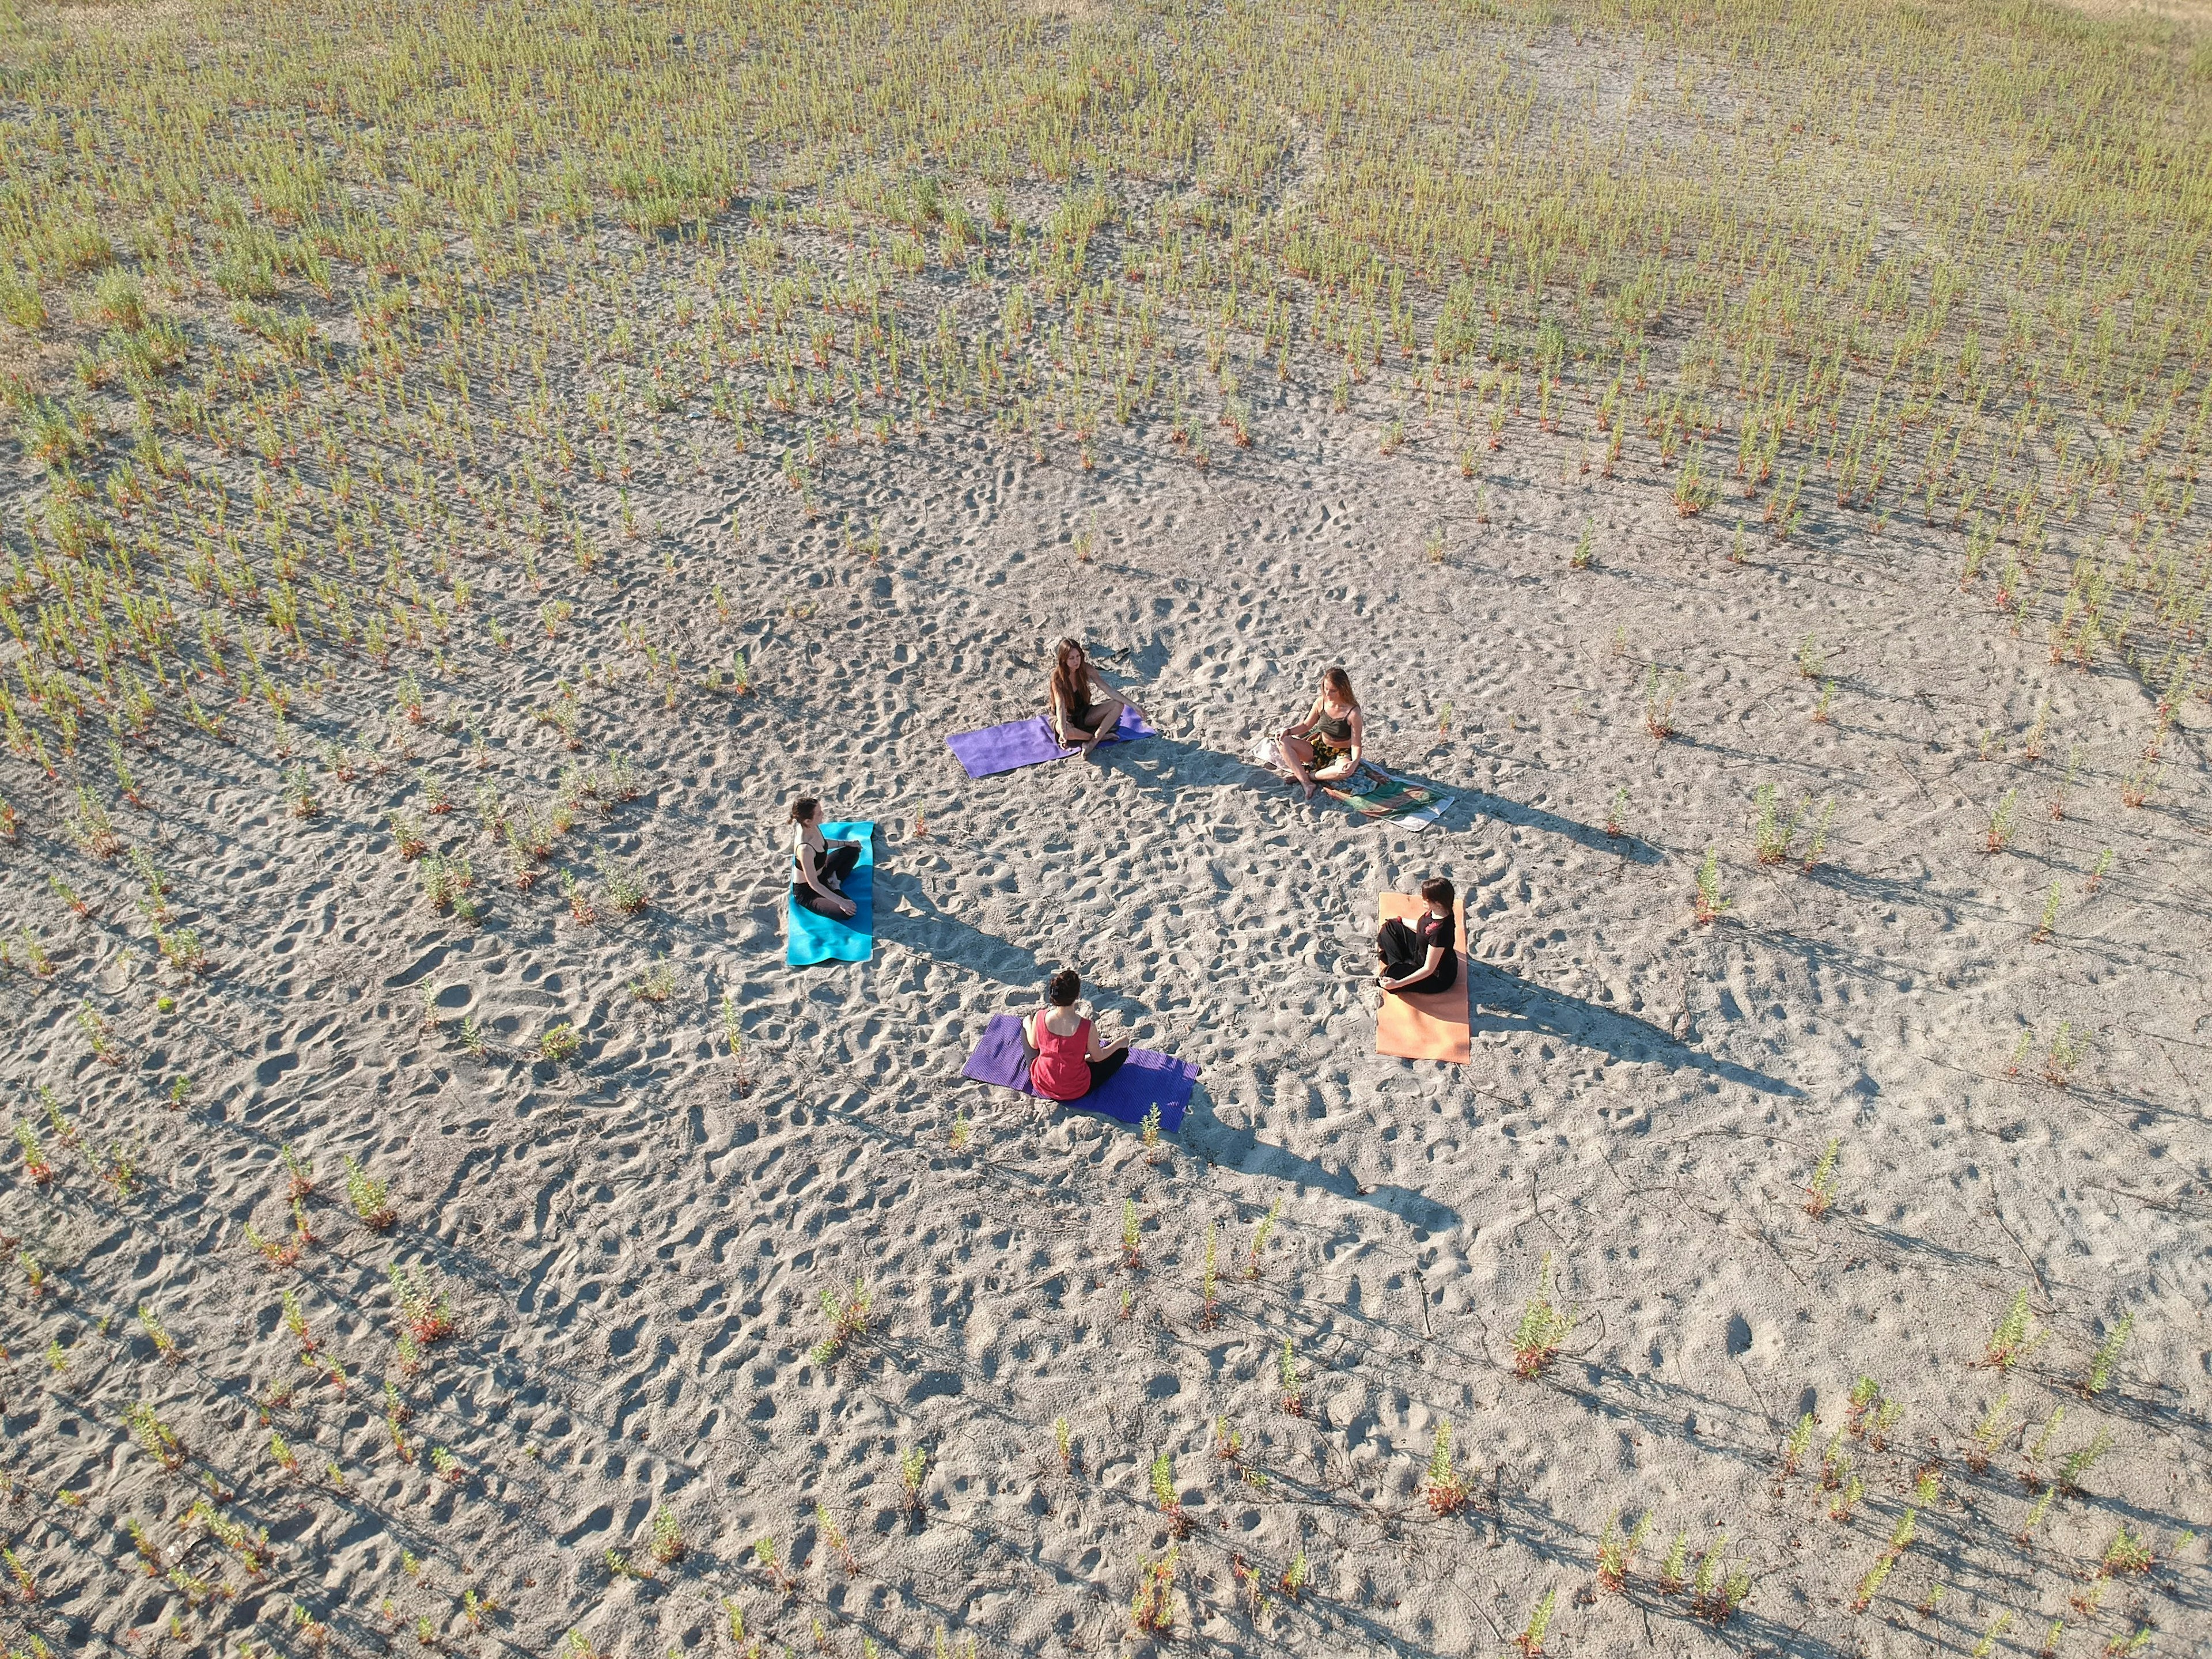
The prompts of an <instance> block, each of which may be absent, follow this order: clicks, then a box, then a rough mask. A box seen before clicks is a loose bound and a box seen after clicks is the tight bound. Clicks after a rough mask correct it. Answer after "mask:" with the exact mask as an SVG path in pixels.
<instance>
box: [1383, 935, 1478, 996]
mask: <svg viewBox="0 0 2212 1659" xmlns="http://www.w3.org/2000/svg"><path fill="white" fill-rule="evenodd" d="M1375 943H1376V945H1377V946H1378V947H1379V948H1380V949H1381V951H1382V952H1383V973H1384V975H1386V976H1387V977H1389V978H1391V979H1403V978H1405V976H1406V975H1408V974H1418V973H1419V972H1420V971H1421V964H1422V963H1425V962H1426V961H1427V960H1428V959H1429V947H1428V946H1427V945H1425V944H1423V943H1422V942H1421V936H1420V935H1419V933H1415V932H1414V931H1413V929H1412V928H1410V927H1407V926H1406V924H1405V923H1404V922H1402V921H1386V922H1384V923H1383V931H1382V932H1381V933H1377V934H1376V936H1375ZM1458 979H1459V952H1458V951H1445V952H1444V959H1443V961H1442V962H1440V963H1437V971H1436V972H1435V973H1433V974H1431V975H1429V976H1428V977H1427V978H1426V979H1419V980H1415V981H1413V983H1412V984H1411V985H1401V986H1400V987H1398V991H1397V994H1398V995H1400V996H1401V997H1418V996H1425V995H1426V994H1428V993H1430V992H1431V991H1449V990H1450V989H1451V987H1452V986H1453V985H1454V984H1455V983H1456V982H1457V981H1458Z"/></svg>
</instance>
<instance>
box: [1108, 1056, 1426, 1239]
mask: <svg viewBox="0 0 2212 1659" xmlns="http://www.w3.org/2000/svg"><path fill="white" fill-rule="evenodd" d="M1131 1133H1134V1131H1132V1132H1131ZM1176 1139H1178V1140H1180V1141H1181V1142H1182V1145H1183V1147H1184V1148H1185V1150H1187V1151H1188V1152H1195V1153H1197V1154H1198V1155H1199V1156H1200V1157H1201V1158H1211V1159H1212V1161H1213V1162H1214V1163H1216V1164H1226V1165H1227V1166H1228V1167H1229V1168H1231V1169H1232V1170H1238V1171H1240V1172H1242V1173H1243V1174H1245V1175H1251V1176H1262V1177H1264V1178H1265V1179H1267V1180H1269V1181H1286V1182H1292V1183H1294V1184H1296V1185H1297V1186H1299V1187H1301V1188H1305V1187H1310V1188H1317V1189H1318V1190H1320V1191H1322V1192H1324V1193H1331V1194H1334V1195H1335V1196H1337V1197H1338V1198H1342V1199H1349V1200H1352V1202H1354V1203H1358V1204H1371V1205H1373V1206H1375V1207H1376V1209H1378V1210H1383V1211H1387V1212H1389V1213H1390V1214H1392V1215H1395V1216H1396V1217H1397V1218H1399V1219H1400V1220H1401V1221H1403V1222H1405V1223H1406V1224H1407V1225H1408V1226H1412V1227H1419V1228H1421V1229H1423V1230H1425V1231H1428V1232H1432V1233H1433V1232H1442V1231H1444V1230H1445V1229H1446V1228H1449V1227H1456V1226H1457V1225H1459V1223H1460V1213H1459V1212H1458V1211H1457V1210H1455V1209H1453V1208H1452V1207H1451V1206H1449V1205H1446V1204H1439V1203H1438V1202H1437V1200H1434V1199H1432V1198H1431V1197H1429V1196H1428V1195H1427V1194H1425V1193H1419V1192H1416V1191H1414V1190H1413V1188H1411V1187H1363V1186H1361V1185H1360V1184H1359V1182H1358V1181H1356V1180H1354V1179H1353V1178H1352V1172H1351V1171H1350V1170H1331V1169H1330V1168H1328V1166H1327V1165H1326V1164H1321V1163H1318V1162H1316V1160H1315V1159H1313V1158H1304V1157H1301V1156H1300V1155H1299V1154H1298V1153H1297V1152H1291V1150H1290V1149H1289V1148H1287V1147H1284V1146H1274V1145H1273V1144H1272V1143H1270V1142H1267V1141H1264V1140H1262V1139H1260V1137H1259V1136H1257V1135H1255V1134H1254V1133H1252V1132H1251V1131H1250V1130H1249V1129H1239V1128H1232V1127H1230V1126H1229V1125H1228V1124H1226V1123H1224V1122H1223V1121H1221V1119H1220V1118H1219V1117H1218V1115H1215V1112H1214V1109H1213V1102H1212V1098H1211V1097H1208V1095H1207V1094H1206V1085H1204V1084H1200V1085H1199V1086H1198V1087H1197V1089H1196V1090H1194V1091H1193V1092H1192V1094H1191V1097H1190V1109H1189V1111H1188V1114H1187V1115H1185V1116H1184V1118H1183V1121H1182V1131H1181V1133H1179V1134H1177V1136H1176Z"/></svg>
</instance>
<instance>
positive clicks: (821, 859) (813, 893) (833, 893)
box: [791, 795, 860, 921]
mask: <svg viewBox="0 0 2212 1659" xmlns="http://www.w3.org/2000/svg"><path fill="white" fill-rule="evenodd" d="M859 863H860V842H856V841H831V840H829V838H828V837H826V836H823V833H822V803H821V802H820V801H818V800H817V799H814V797H813V796H811V795H801V796H800V797H799V799H797V800H795V801H793V802H792V804H791V896H792V900H793V902H794V903H797V904H800V905H803V906H805V908H807V909H809V910H811V911H812V912H814V914H815V915H817V916H828V917H829V919H830V920H831V921H851V920H852V917H853V912H854V909H855V908H857V907H856V906H855V905H854V902H853V901H852V900H850V899H848V898H847V897H846V896H845V892H844V885H843V884H844V880H845V878H846V877H848V876H849V875H851V874H852V873H853V870H854V866H857V865H858V864H859Z"/></svg>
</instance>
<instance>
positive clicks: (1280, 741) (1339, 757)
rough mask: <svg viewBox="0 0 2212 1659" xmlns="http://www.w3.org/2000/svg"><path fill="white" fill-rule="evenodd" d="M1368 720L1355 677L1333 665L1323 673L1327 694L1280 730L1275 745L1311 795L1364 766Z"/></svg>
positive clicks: (1309, 795) (1286, 764)
mask: <svg viewBox="0 0 2212 1659" xmlns="http://www.w3.org/2000/svg"><path fill="white" fill-rule="evenodd" d="M1366 738H1367V721H1366V719H1365V717H1364V715H1362V714H1360V712H1359V699H1358V698H1357V697H1355V696H1352V676H1351V675H1349V674H1347V673H1346V672H1345V671H1343V670H1342V669H1341V668H1332V669H1330V670H1329V671H1328V672H1327V673H1325V674H1323V675H1322V677H1321V696H1317V697H1316V698H1315V699H1314V702H1313V707H1312V708H1309V709H1308V710H1306V717H1305V718H1304V720H1298V721H1297V722H1295V723H1294V724H1292V725H1290V726H1285V727H1284V728H1283V729H1282V730H1281V731H1280V732H1277V733H1276V734H1275V748H1276V750H1277V752H1278V753H1279V754H1280V755H1281V756H1282V757H1283V764H1284V765H1285V766H1286V767H1288V768H1289V769H1290V772H1291V776H1292V777H1293V778H1296V779H1297V781H1298V784H1299V787H1302V788H1303V789H1304V791H1305V792H1306V799H1308V800H1311V799H1313V793H1314V786H1315V785H1316V784H1317V783H1339V782H1342V781H1345V780H1346V779H1349V778H1350V777H1351V776H1352V774H1353V773H1355V772H1357V771H1358V769H1359V757H1360V750H1361V748H1362V746H1363V745H1364V743H1365V741H1366Z"/></svg>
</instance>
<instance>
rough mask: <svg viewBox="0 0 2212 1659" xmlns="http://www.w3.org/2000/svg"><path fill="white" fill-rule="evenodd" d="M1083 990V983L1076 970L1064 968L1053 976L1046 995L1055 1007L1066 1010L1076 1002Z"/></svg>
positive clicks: (1046, 989) (1046, 988)
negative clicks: (1070, 1004)
mask: <svg viewBox="0 0 2212 1659" xmlns="http://www.w3.org/2000/svg"><path fill="white" fill-rule="evenodd" d="M1082 989H1083V981H1082V980H1081V979H1080V978H1079V977H1078V976H1077V974H1076V971H1075V969H1073V968H1063V969H1060V971H1059V972H1058V973H1056V974H1054V975H1053V976H1052V981H1051V982H1050V983H1049V984H1048V985H1047V986H1046V987H1045V994H1046V995H1047V996H1048V997H1050V998H1051V999H1052V1001H1053V1006H1054V1007H1056V1008H1065V1007H1066V1006H1067V1005H1068V1004H1069V1003H1071V1002H1073V1001H1074V1000H1075V999H1076V996H1077V994H1079V992H1080V991H1081V990H1082Z"/></svg>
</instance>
